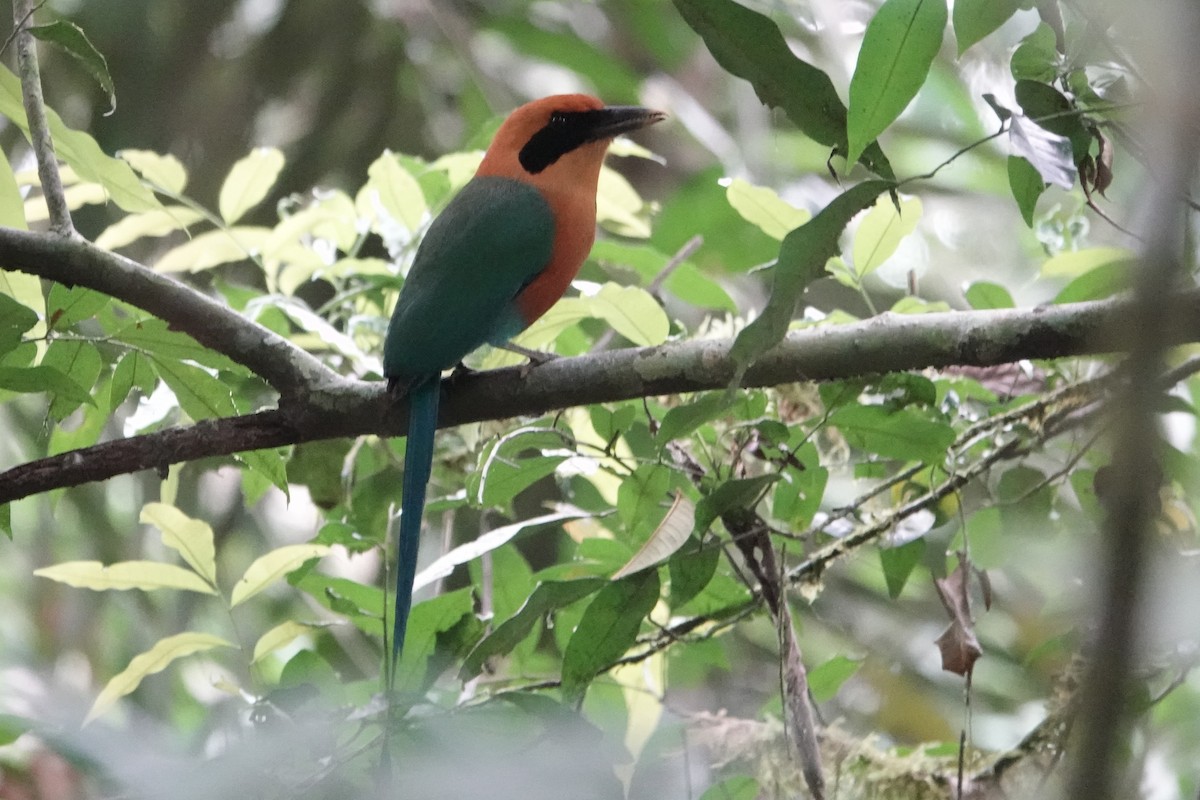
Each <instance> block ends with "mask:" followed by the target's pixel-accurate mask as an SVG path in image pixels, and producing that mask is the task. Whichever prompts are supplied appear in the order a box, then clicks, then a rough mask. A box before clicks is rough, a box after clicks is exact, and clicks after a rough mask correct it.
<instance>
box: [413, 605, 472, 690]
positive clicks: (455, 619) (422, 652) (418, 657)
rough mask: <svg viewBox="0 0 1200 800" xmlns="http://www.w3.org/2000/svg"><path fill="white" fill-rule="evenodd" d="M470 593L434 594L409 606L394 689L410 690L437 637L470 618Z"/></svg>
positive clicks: (418, 679) (417, 682)
mask: <svg viewBox="0 0 1200 800" xmlns="http://www.w3.org/2000/svg"><path fill="white" fill-rule="evenodd" d="M474 610H475V599H474V594H473V593H472V590H471V588H470V587H467V588H464V589H459V590H458V591H456V592H447V593H446V594H442V595H438V596H437V597H434V598H432V599H430V600H426V601H425V602H423V603H418V604H417V605H416V606H414V607H413V610H412V616H410V617H409V618H408V633H407V635H406V636H405V639H404V655H403V656H402V657H401V660H400V665H399V667H398V668H397V670H396V673H397V676H399V677H398V680H397V681H396V688H397V689H399V690H401V691H414V690H416V689H418V688H419V687H420V684H421V683H422V682H423V680H424V677H425V674H424V673H425V663H426V662H427V661H428V660H429V656H430V655H432V654H433V652H434V650H435V648H436V646H437V643H438V636H439V635H440V634H443V633H445V632H446V631H449V630H451V629H452V628H454V627H455V626H456V625H458V624H459V623H460V622H461V621H462V620H463V618H464V617H467V616H473V614H472V612H473V611H474Z"/></svg>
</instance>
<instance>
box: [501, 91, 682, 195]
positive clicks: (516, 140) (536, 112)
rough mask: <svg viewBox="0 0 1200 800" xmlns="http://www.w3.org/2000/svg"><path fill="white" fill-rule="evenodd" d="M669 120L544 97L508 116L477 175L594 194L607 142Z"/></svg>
mask: <svg viewBox="0 0 1200 800" xmlns="http://www.w3.org/2000/svg"><path fill="white" fill-rule="evenodd" d="M665 118H666V114H664V113H662V112H661V111H653V110H651V109H648V108H640V107H637V106H605V105H604V104H603V103H601V102H600V101H599V100H598V99H596V98H595V97H591V96H590V95H586V94H560V95H553V96H551V97H543V98H542V99H541V100H534V101H533V102H531V103H526V104H525V105H523V106H521V107H520V108H518V109H516V110H515V111H513V112H512V113H511V114H509V115H508V119H506V120H504V124H502V125H501V126H500V130H498V131H497V132H496V137H495V138H494V139H493V140H492V144H491V146H490V147H489V148H488V151H487V154H486V155H485V156H484V159H483V163H482V164H481V165H480V167H479V172H478V174H479V175H496V176H501V177H506V178H514V179H517V180H524V181H527V182H531V183H534V184H538V185H542V186H544V185H547V184H552V183H553V184H558V185H560V186H565V185H577V186H580V188H584V189H585V190H586V188H588V187H590V189H591V191H592V192H593V194H594V193H595V186H596V176H597V175H599V172H600V164H601V163H602V162H603V161H604V153H605V151H606V150H607V149H608V144H609V142H611V141H612V140H613V138H614V137H616V136H619V135H620V134H622V133H628V132H629V131H635V130H637V129H639V128H644V127H646V126H648V125H653V124H654V123H656V122H659V121H661V120H663V119H665Z"/></svg>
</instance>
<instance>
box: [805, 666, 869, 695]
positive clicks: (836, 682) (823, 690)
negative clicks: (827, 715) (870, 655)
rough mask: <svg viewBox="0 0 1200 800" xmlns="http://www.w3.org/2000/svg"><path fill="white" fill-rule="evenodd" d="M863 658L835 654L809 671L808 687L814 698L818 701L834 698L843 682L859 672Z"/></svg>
mask: <svg viewBox="0 0 1200 800" xmlns="http://www.w3.org/2000/svg"><path fill="white" fill-rule="evenodd" d="M862 663H863V662H862V661H861V660H857V661H856V660H855V659H853V658H847V657H846V656H834V657H833V658H831V659H829V660H828V661H826V662H825V663H824V664H819V665H818V666H816V667H813V668H812V669H810V670H809V671H808V689H809V691H811V692H812V695H813V699H814V700H816V701H817V702H818V703H825V702H827V701H829V700H832V699H833V697H834V695H836V694H837V690H838V689H839V688H840V687H841V685H842V684H843V683H845V682H846V681H847V680H849V679H850V678H851V677H853V676H854V673H856V672H858V668H859V667H861V666H862Z"/></svg>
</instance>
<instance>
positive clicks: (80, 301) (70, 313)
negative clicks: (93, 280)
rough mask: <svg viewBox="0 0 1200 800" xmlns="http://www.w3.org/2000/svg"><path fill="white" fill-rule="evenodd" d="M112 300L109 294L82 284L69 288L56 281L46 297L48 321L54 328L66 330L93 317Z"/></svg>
mask: <svg viewBox="0 0 1200 800" xmlns="http://www.w3.org/2000/svg"><path fill="white" fill-rule="evenodd" d="M111 301H112V298H111V297H109V296H108V295H106V294H101V293H100V292H97V291H93V290H92V289H85V288H84V287H82V286H75V287H72V288H68V287H66V286H63V285H62V284H61V283H54V284H51V285H50V293H49V295H48V296H47V298H46V316H47V317H48V320H47V321H48V322H49V324H50V328H51V329H53V330H57V331H62V330H66V329H67V328H69V327H71V326H72V325H74V324H76V323H78V322H82V321H84V320H85V319H91V318H92V317H94V316H95V315H96V312H98V311H99V310H100V309H102V308H104V307H105V306H107V305H108V304H109V303H110V302H111Z"/></svg>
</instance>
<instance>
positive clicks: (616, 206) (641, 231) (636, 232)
mask: <svg viewBox="0 0 1200 800" xmlns="http://www.w3.org/2000/svg"><path fill="white" fill-rule="evenodd" d="M645 208H646V201H644V200H642V197H641V195H639V194H638V193H637V190H636V189H634V188H633V186H632V185H631V184H630V183H629V181H627V180H625V176H623V175H622V174H621V173H619V172H617V171H616V170H614V169H609V168H608V167H604V168H603V169H601V170H600V183H599V185H598V186H597V189H596V221H597V222H599V223H600V224H601V225H603V226H604V227H605V228H606V229H608V230H612V231H613V232H614V233H617V234H619V235H621V236H628V237H630V238H634V239H648V238H650V223H649V222H648V221H647V220H646V218H645V216H644V211H645Z"/></svg>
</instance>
